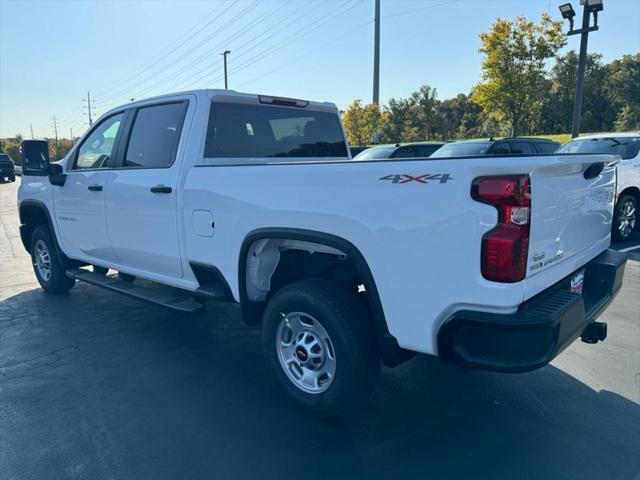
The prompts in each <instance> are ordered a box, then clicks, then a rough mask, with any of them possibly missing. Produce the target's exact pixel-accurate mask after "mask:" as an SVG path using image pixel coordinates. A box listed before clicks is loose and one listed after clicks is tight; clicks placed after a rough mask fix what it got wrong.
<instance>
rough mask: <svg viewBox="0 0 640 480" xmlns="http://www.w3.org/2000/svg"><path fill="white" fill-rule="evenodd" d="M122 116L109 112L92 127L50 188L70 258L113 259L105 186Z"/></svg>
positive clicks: (118, 136) (121, 114) (61, 240)
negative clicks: (59, 182)
mask: <svg viewBox="0 0 640 480" xmlns="http://www.w3.org/2000/svg"><path fill="white" fill-rule="evenodd" d="M124 116H125V113H117V114H114V115H111V116H109V117H107V118H105V119H104V120H102V121H101V122H100V123H99V124H97V125H96V126H95V127H94V128H93V130H92V132H91V133H90V134H89V136H87V137H86V138H85V139H84V140H83V141H82V144H80V146H79V147H78V149H77V150H76V153H75V154H74V156H73V158H71V159H69V161H68V162H69V163H68V166H67V170H66V173H67V180H66V182H65V184H64V186H62V187H54V188H53V192H54V193H53V195H54V210H55V221H56V224H57V227H58V238H59V240H60V242H61V244H62V246H63V248H64V249H65V251H66V253H67V254H68V255H69V256H71V257H72V258H83V259H89V260H91V259H96V260H102V261H103V262H107V263H111V262H114V261H116V259H115V258H114V255H113V250H112V249H111V246H110V245H109V236H108V234H107V224H106V219H105V188H106V182H107V178H108V176H109V175H110V173H109V172H110V171H111V170H110V166H111V165H112V163H111V162H112V161H113V159H114V158H115V153H116V150H117V145H118V142H119V138H120V135H121V130H123V128H122V127H123V125H124Z"/></svg>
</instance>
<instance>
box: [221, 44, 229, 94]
mask: <svg viewBox="0 0 640 480" xmlns="http://www.w3.org/2000/svg"><path fill="white" fill-rule="evenodd" d="M230 53H231V50H225V51H224V52H222V53H221V54H220V55H222V57H223V58H224V89H225V90H227V89H228V88H229V84H228V83H227V55H229V54H230Z"/></svg>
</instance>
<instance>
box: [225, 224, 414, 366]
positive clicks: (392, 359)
mask: <svg viewBox="0 0 640 480" xmlns="http://www.w3.org/2000/svg"><path fill="white" fill-rule="evenodd" d="M265 239H266V240H295V241H299V242H309V243H311V244H316V245H321V246H325V247H329V248H330V249H335V250H337V251H338V252H340V253H343V254H344V256H346V258H347V259H348V260H349V261H350V262H351V263H352V265H353V267H354V270H355V272H356V273H357V276H358V281H359V283H361V284H362V285H364V288H365V292H366V308H367V310H368V313H369V317H370V321H371V324H372V330H373V332H374V334H375V336H376V338H377V340H378V343H379V346H380V354H381V356H382V360H383V362H384V364H385V365H386V366H389V367H393V366H396V365H399V364H401V363H403V362H404V361H406V360H407V359H409V358H411V356H413V352H409V351H407V350H404V349H402V348H401V347H400V346H399V345H398V341H397V340H396V338H395V337H394V336H393V335H391V333H390V332H389V329H388V326H387V321H386V317H385V314H384V310H383V308H382V302H381V301H380V295H379V293H378V288H377V286H376V283H375V280H374V278H373V274H372V273H371V269H370V268H369V265H368V263H367V261H366V260H365V258H364V256H363V255H362V253H361V252H360V250H359V249H358V248H357V247H356V246H355V245H354V244H352V243H351V242H350V241H348V240H346V239H344V238H342V237H338V236H336V235H332V234H329V233H325V232H319V231H315V230H304V229H297V228H263V229H258V230H254V231H252V232H250V233H249V234H248V235H247V236H246V237H245V239H244V241H243V242H242V246H241V249H240V256H239V264H238V292H239V299H240V308H241V311H242V317H243V319H244V321H245V322H246V323H247V324H249V325H257V324H259V323H260V322H261V321H262V315H263V313H264V308H265V306H266V303H267V301H268V299H269V298H270V295H272V294H273V293H275V290H273V291H270V294H269V296H267V297H266V298H265V300H264V301H261V302H255V301H251V300H250V299H249V296H248V294H247V260H248V256H249V253H250V249H251V247H252V246H253V245H254V244H255V243H256V242H258V241H260V240H265ZM274 270H275V269H274ZM304 278H313V277H300V278H294V279H292V280H291V282H293V281H298V280H302V279H304ZM291 282H288V283H291ZM283 286H284V285H276V289H277V288H278V287H283ZM354 293H355V292H354Z"/></svg>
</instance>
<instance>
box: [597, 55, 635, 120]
mask: <svg viewBox="0 0 640 480" xmlns="http://www.w3.org/2000/svg"><path fill="white" fill-rule="evenodd" d="M604 90H605V92H606V94H607V97H608V98H609V100H610V101H611V102H612V103H613V104H614V105H615V106H616V107H617V112H618V113H617V119H616V127H615V128H616V129H622V130H634V129H638V128H640V53H636V54H635V55H624V56H623V57H622V59H619V60H614V61H613V62H611V63H610V64H609V65H608V66H607V75H606V81H605V84H604Z"/></svg>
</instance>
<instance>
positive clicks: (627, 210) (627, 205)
mask: <svg viewBox="0 0 640 480" xmlns="http://www.w3.org/2000/svg"><path fill="white" fill-rule="evenodd" d="M635 226H636V208H635V206H634V204H633V202H632V201H631V200H627V201H626V202H624V203H623V204H622V205H621V206H620V214H619V215H618V232H619V233H620V236H621V237H623V238H627V237H628V236H629V235H631V232H633V229H634V228H635Z"/></svg>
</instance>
